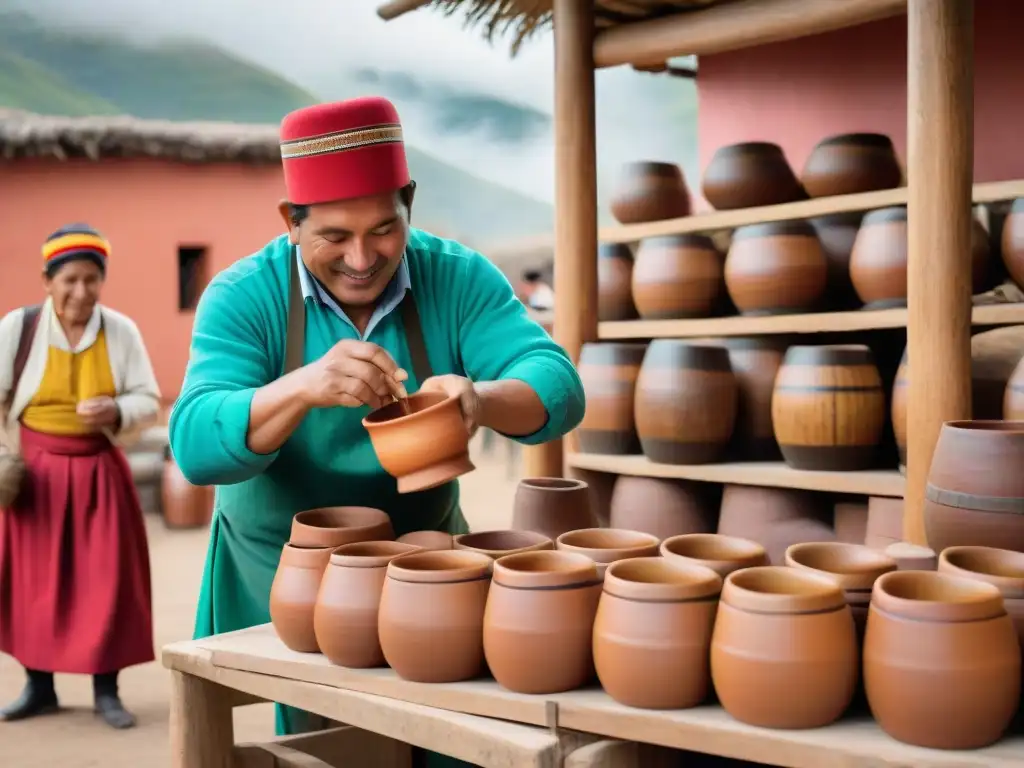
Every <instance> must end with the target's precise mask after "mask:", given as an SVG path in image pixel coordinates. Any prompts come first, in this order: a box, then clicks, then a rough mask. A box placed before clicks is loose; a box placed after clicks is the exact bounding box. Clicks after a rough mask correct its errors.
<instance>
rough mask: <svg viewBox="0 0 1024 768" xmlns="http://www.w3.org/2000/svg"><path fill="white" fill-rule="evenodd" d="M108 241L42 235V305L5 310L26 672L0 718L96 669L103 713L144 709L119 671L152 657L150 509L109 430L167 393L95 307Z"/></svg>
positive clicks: (9, 541)
mask: <svg viewBox="0 0 1024 768" xmlns="http://www.w3.org/2000/svg"><path fill="white" fill-rule="evenodd" d="M109 256H110V246H109V244H108V243H107V241H106V240H105V239H104V238H103V237H102V236H101V235H100V234H99V233H98V232H96V231H95V230H93V229H91V228H90V227H87V226H85V225H72V226H68V227H64V228H62V229H59V230H57V231H56V232H54V233H53V234H52V235H50V237H49V238H48V239H47V241H46V243H45V244H44V245H43V264H44V268H43V283H44V285H45V287H46V292H47V294H49V295H48V298H47V299H46V301H45V302H44V303H43V304H42V305H41V306H35V307H26V308H23V309H17V310H15V311H13V312H11V313H10V314H8V315H7V316H6V317H4V318H3V319H2V320H0V403H2V404H3V407H4V410H6V415H5V418H4V419H3V422H2V426H3V428H4V432H5V434H6V437H5V440H6V442H7V444H8V446H9V447H14V446H17V445H18V444H19V443H20V451H21V454H22V456H23V458H24V462H25V466H26V469H27V472H26V473H25V476H24V482H23V483H22V485H21V490H20V492H19V494H18V496H17V499H16V501H15V503H14V504H13V505H12V506H11V507H10V508H9V509H5V510H0V651H2V652H4V653H7V654H10V655H11V656H13V657H14V658H15V659H17V660H18V661H19V662H20V663H21V664H22V665H23V666H24V667H25V670H26V673H27V676H28V681H27V684H26V686H25V688H24V690H23V692H22V694H21V696H20V697H19V698H18V699H17V700H15V701H14V702H13V703H12V704H10V705H9V706H8V707H6V708H5V709H3V710H0V720H21V719H24V718H27V717H32V716H34V715H39V714H43V713H46V712H52V711H55V710H56V709H57V695H56V692H55V690H54V687H53V674H54V672H62V673H78V674H88V675H92V676H93V688H94V693H95V711H96V714H97V715H99V716H100V717H102V718H103V720H104V721H106V722H107V724H109V725H110V726H112V727H114V728H129V727H131V726H132V725H134V724H135V718H134V717H133V716H132V715H131V714H130V713H129V712H127V711H126V710H125V709H124V707H123V706H122V704H121V701H120V698H119V696H118V691H117V675H118V672H119V671H120V670H122V669H124V668H125V667H128V666H131V665H134V664H142V663H145V662H147V661H152V660H153V659H154V654H153V630H152V615H151V596H150V576H149V553H148V549H147V544H146V531H145V528H144V526H143V521H142V510H141V508H140V506H139V499H138V495H137V494H136V491H135V486H134V485H133V483H132V477H131V472H130V471H129V468H128V463H127V461H126V459H125V457H124V454H123V453H121V451H120V450H119V449H118V448H117V447H116V446H115V444H114V443H113V442H112V439H113V438H114V436H116V435H118V434H120V433H123V432H124V431H126V430H130V429H133V428H137V427H140V426H143V425H145V424H146V423H147V422H149V421H150V420H151V419H153V418H154V417H155V416H156V413H157V410H158V406H159V398H160V394H159V390H158V389H157V384H156V378H155V376H154V375H153V368H152V366H151V364H150V361H149V356H148V355H147V353H146V348H145V346H143V343H142V338H141V336H140V335H139V331H138V328H137V327H136V326H135V323H133V322H132V321H131V320H129V319H128V318H127V317H125V316H124V315H122V314H119V313H118V312H115V311H113V310H111V309H109V308H107V307H104V306H102V305H100V303H99V297H100V291H101V289H102V288H103V280H104V277H105V275H106V270H107V261H108V259H109Z"/></svg>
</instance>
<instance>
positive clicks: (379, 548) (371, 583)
mask: <svg viewBox="0 0 1024 768" xmlns="http://www.w3.org/2000/svg"><path fill="white" fill-rule="evenodd" d="M418 550H419V547H416V546H414V545H412V544H399V543H398V542H397V541H364V542H359V543H356V544H345V545H344V546H341V547H338V548H337V549H335V550H334V552H333V553H332V554H331V558H330V562H329V563H328V565H327V570H325V571H324V575H323V578H322V579H321V580H320V590H319V592H318V593H317V598H316V607H315V608H314V610H313V631H314V634H315V635H316V641H317V644H318V645H319V646H320V651H321V652H322V653H323V654H324V656H326V657H327V658H328V659H329V660H330V662H331V663H332V664H337V665H339V666H342V667H351V668H354V669H365V668H369V667H380V666H383V664H384V653H383V652H382V651H381V649H380V640H379V639H378V637H377V612H378V609H379V608H380V593H381V590H382V589H383V588H384V577H385V575H386V573H387V567H388V563H390V562H391V561H392V560H394V559H395V558H396V557H398V556H399V555H406V554H408V553H410V552H416V551H418Z"/></svg>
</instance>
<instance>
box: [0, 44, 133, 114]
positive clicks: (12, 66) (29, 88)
mask: <svg viewBox="0 0 1024 768" xmlns="http://www.w3.org/2000/svg"><path fill="white" fill-rule="evenodd" d="M0 105H2V106H6V107H15V108H17V109H27V110H28V111H30V112H39V113H41V114H48V115H76V116H77V115H108V114H116V113H117V112H118V111H119V110H118V109H117V107H115V106H114V105H113V104H111V103H110V102H108V101H104V100H103V99H101V98H99V97H97V96H93V95H91V94H88V93H82V92H81V91H78V90H76V89H75V87H74V86H73V85H71V84H70V83H68V82H67V81H65V80H64V79H63V78H62V77H60V76H59V75H56V74H54V73H53V72H50V71H49V70H47V69H46V68H45V67H43V66H41V65H39V64H37V63H36V62H34V61H32V60H31V59H26V58H25V57H23V56H19V55H18V54H16V53H13V52H12V51H9V50H4V49H3V48H2V47H0Z"/></svg>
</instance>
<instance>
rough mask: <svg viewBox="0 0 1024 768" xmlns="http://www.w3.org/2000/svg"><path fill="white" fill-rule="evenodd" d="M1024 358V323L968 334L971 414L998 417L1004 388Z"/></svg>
mask: <svg viewBox="0 0 1024 768" xmlns="http://www.w3.org/2000/svg"><path fill="white" fill-rule="evenodd" d="M1022 359H1024V325H1011V326H1006V327H1003V328H993V329H992V330H990V331H982V332H981V333H976V334H974V335H973V336H971V418H973V419H1001V418H1005V416H1004V415H1003V406H1004V405H1005V402H1006V390H1007V387H1008V385H1009V382H1010V379H1011V378H1013V372H1014V370H1015V369H1016V368H1017V365H1018V364H1019V363H1020V361H1021V360H1022Z"/></svg>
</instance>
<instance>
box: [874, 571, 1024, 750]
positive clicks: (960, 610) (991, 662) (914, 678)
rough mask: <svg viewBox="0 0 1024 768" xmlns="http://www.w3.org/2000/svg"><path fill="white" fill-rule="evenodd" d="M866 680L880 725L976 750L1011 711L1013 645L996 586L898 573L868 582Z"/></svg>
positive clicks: (1017, 672) (1017, 656)
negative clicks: (871, 589) (870, 589)
mask: <svg viewBox="0 0 1024 768" xmlns="http://www.w3.org/2000/svg"><path fill="white" fill-rule="evenodd" d="M864 686H865V689H866V691H867V697H868V703H869V705H870V706H871V713H872V715H874V718H875V721H876V722H877V723H878V725H879V726H881V728H882V730H883V731H885V732H886V733H887V734H889V735H890V736H891V737H892V738H894V739H897V740H898V741H902V742H905V743H907V744H913V745H916V746H919V747H930V748H932V749H980V748H981V747H985V746H988V745H989V744H992V743H994V742H995V741H997V740H998V739H999V738H1000V737H1001V736H1002V735H1003V733H1004V732H1005V731H1006V729H1007V727H1008V726H1009V725H1010V722H1011V721H1012V719H1013V716H1014V714H1015V713H1016V711H1017V706H1018V701H1019V699H1020V691H1021V649H1020V644H1019V642H1018V639H1017V633H1016V631H1015V630H1014V627H1013V622H1012V621H1011V620H1010V617H1009V616H1008V615H1007V614H1006V609H1005V608H1004V606H1003V598H1002V597H1001V596H1000V594H999V590H998V589H996V587H994V586H992V585H991V584H986V583H984V582H982V581H978V580H976V579H967V578H961V577H958V576H951V575H949V574H948V573H937V572H931V571H900V572H896V573H887V574H886V575H884V576H882V577H880V578H879V579H878V580H877V581H876V582H875V586H874V591H873V593H872V597H871V608H870V611H869V614H868V629H867V635H866V636H865V638H864Z"/></svg>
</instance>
